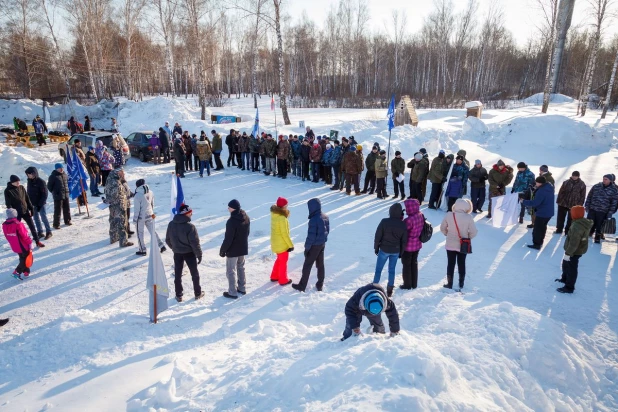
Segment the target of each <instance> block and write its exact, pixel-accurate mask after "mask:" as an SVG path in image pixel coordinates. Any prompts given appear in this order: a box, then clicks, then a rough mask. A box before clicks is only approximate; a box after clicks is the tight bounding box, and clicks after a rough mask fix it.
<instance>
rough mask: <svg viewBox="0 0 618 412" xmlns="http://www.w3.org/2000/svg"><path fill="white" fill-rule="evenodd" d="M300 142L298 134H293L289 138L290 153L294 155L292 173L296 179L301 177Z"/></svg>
mask: <svg viewBox="0 0 618 412" xmlns="http://www.w3.org/2000/svg"><path fill="white" fill-rule="evenodd" d="M301 146H302V144H301V142H300V140H298V136H296V135H295V136H293V137H292V138H291V140H290V147H291V148H292V155H293V157H294V162H293V163H292V173H293V174H294V176H296V178H297V179H300V178H301V177H302V174H303V172H302V161H301V158H300V148H301Z"/></svg>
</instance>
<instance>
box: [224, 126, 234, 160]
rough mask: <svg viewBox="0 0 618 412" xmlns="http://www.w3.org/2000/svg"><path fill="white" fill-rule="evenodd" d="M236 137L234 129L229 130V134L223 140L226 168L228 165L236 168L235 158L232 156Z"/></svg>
mask: <svg viewBox="0 0 618 412" xmlns="http://www.w3.org/2000/svg"><path fill="white" fill-rule="evenodd" d="M235 136H236V132H235V131H234V129H230V134H228V135H227V137H226V138H225V145H226V146H227V152H228V156H227V167H230V163H231V164H232V166H236V156H235V155H234V138H235Z"/></svg>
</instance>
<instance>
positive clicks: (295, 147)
mask: <svg viewBox="0 0 618 412" xmlns="http://www.w3.org/2000/svg"><path fill="white" fill-rule="evenodd" d="M290 147H291V149H292V154H293V155H294V160H298V159H299V158H300V147H301V143H300V140H298V139H297V140H292V141H291V142H290Z"/></svg>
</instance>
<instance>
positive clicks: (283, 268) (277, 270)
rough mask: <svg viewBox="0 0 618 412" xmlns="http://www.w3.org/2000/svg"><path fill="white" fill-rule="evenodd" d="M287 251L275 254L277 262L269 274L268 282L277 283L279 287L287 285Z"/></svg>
mask: <svg viewBox="0 0 618 412" xmlns="http://www.w3.org/2000/svg"><path fill="white" fill-rule="evenodd" d="M289 255H290V254H289V253H288V252H287V251H285V252H283V253H277V260H275V264H274V266H273V271H272V273H271V274H270V280H277V281H279V284H280V285H285V284H286V283H288V257H289Z"/></svg>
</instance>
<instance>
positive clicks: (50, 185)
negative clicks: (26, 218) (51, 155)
mask: <svg viewBox="0 0 618 412" xmlns="http://www.w3.org/2000/svg"><path fill="white" fill-rule="evenodd" d="M54 167H55V170H54V171H53V172H51V174H50V175H49V179H47V190H49V191H50V193H51V194H52V197H53V198H54V222H53V223H52V225H53V227H54V229H60V210H62V216H63V217H64V224H65V225H67V226H71V225H72V223H71V206H70V205H69V178H68V177H67V174H66V173H64V166H62V163H56V165H55V166H54Z"/></svg>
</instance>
